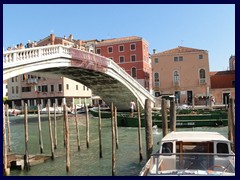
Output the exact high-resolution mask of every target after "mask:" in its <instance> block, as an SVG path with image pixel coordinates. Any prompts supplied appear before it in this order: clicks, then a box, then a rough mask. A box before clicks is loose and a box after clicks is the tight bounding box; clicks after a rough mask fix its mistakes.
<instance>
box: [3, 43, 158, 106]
mask: <svg viewBox="0 0 240 180" xmlns="http://www.w3.org/2000/svg"><path fill="white" fill-rule="evenodd" d="M3 57H4V59H3V80H6V79H9V78H11V77H14V76H17V75H20V74H24V73H30V72H34V73H37V74H39V76H43V77H44V76H46V75H47V76H48V77H51V76H52V77H54V76H58V77H59V76H64V77H67V78H70V79H73V80H75V81H77V82H80V83H82V84H84V85H86V86H87V87H89V88H90V89H91V90H92V92H93V93H94V94H97V95H99V96H101V97H102V99H103V100H104V101H105V102H106V103H108V104H110V103H111V102H113V103H114V104H115V105H116V106H117V108H118V109H119V110H128V108H129V102H130V101H131V99H136V98H137V99H138V101H139V102H140V105H141V106H142V107H144V103H145V99H147V98H148V99H150V100H151V101H152V104H154V102H155V99H154V97H153V96H152V95H151V94H150V93H149V92H148V91H147V90H146V89H145V88H144V87H143V86H142V85H140V84H139V83H138V82H137V81H136V80H135V79H134V78H132V77H131V76H130V75H129V74H128V73H127V72H125V71H124V70H123V69H122V68H121V67H119V66H118V65H117V64H116V63H115V62H114V61H112V60H111V59H108V58H106V57H103V56H100V55H97V54H94V53H90V52H86V51H81V50H79V49H74V48H71V47H66V46H63V45H51V46H43V47H34V48H28V49H21V50H14V51H5V52H4V53H3Z"/></svg>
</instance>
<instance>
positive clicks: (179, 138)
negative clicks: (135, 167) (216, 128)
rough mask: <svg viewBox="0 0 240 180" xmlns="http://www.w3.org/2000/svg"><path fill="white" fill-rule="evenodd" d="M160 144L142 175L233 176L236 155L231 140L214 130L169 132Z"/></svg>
mask: <svg viewBox="0 0 240 180" xmlns="http://www.w3.org/2000/svg"><path fill="white" fill-rule="evenodd" d="M160 145H161V146H160V149H159V152H158V153H156V154H153V155H152V157H151V159H150V160H149V161H148V163H147V164H146V166H145V167H144V168H143V170H142V172H141V173H142V175H144V174H145V175H160V174H171V175H173V174H175V175H176V174H179V173H180V174H181V173H182V174H188V175H189V174H191V175H193V174H194V175H196V174H197V175H199V174H201V175H209V174H211V173H215V174H218V175H223V173H224V175H233V174H234V175H235V154H234V153H233V152H232V151H231V146H230V145H231V144H230V141H229V140H228V139H227V138H225V137H224V136H223V135H221V134H219V133H217V132H199V131H198V132H197V131H184V132H171V133H169V134H167V135H166V136H165V137H163V138H162V140H161V143H160ZM147 169H148V170H147ZM215 174H214V175H215Z"/></svg>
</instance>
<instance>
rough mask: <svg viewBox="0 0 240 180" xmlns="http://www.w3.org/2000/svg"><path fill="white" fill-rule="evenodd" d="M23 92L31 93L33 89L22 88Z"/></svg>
mask: <svg viewBox="0 0 240 180" xmlns="http://www.w3.org/2000/svg"><path fill="white" fill-rule="evenodd" d="M22 92H31V87H22Z"/></svg>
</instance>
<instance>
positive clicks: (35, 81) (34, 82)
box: [27, 78, 38, 84]
mask: <svg viewBox="0 0 240 180" xmlns="http://www.w3.org/2000/svg"><path fill="white" fill-rule="evenodd" d="M37 83H38V79H37V78H30V79H28V80H27V84H37Z"/></svg>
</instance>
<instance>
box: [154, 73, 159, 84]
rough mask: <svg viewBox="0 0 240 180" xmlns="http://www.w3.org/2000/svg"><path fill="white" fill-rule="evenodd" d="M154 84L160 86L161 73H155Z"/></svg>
mask: <svg viewBox="0 0 240 180" xmlns="http://www.w3.org/2000/svg"><path fill="white" fill-rule="evenodd" d="M154 85H155V87H159V73H154Z"/></svg>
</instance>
